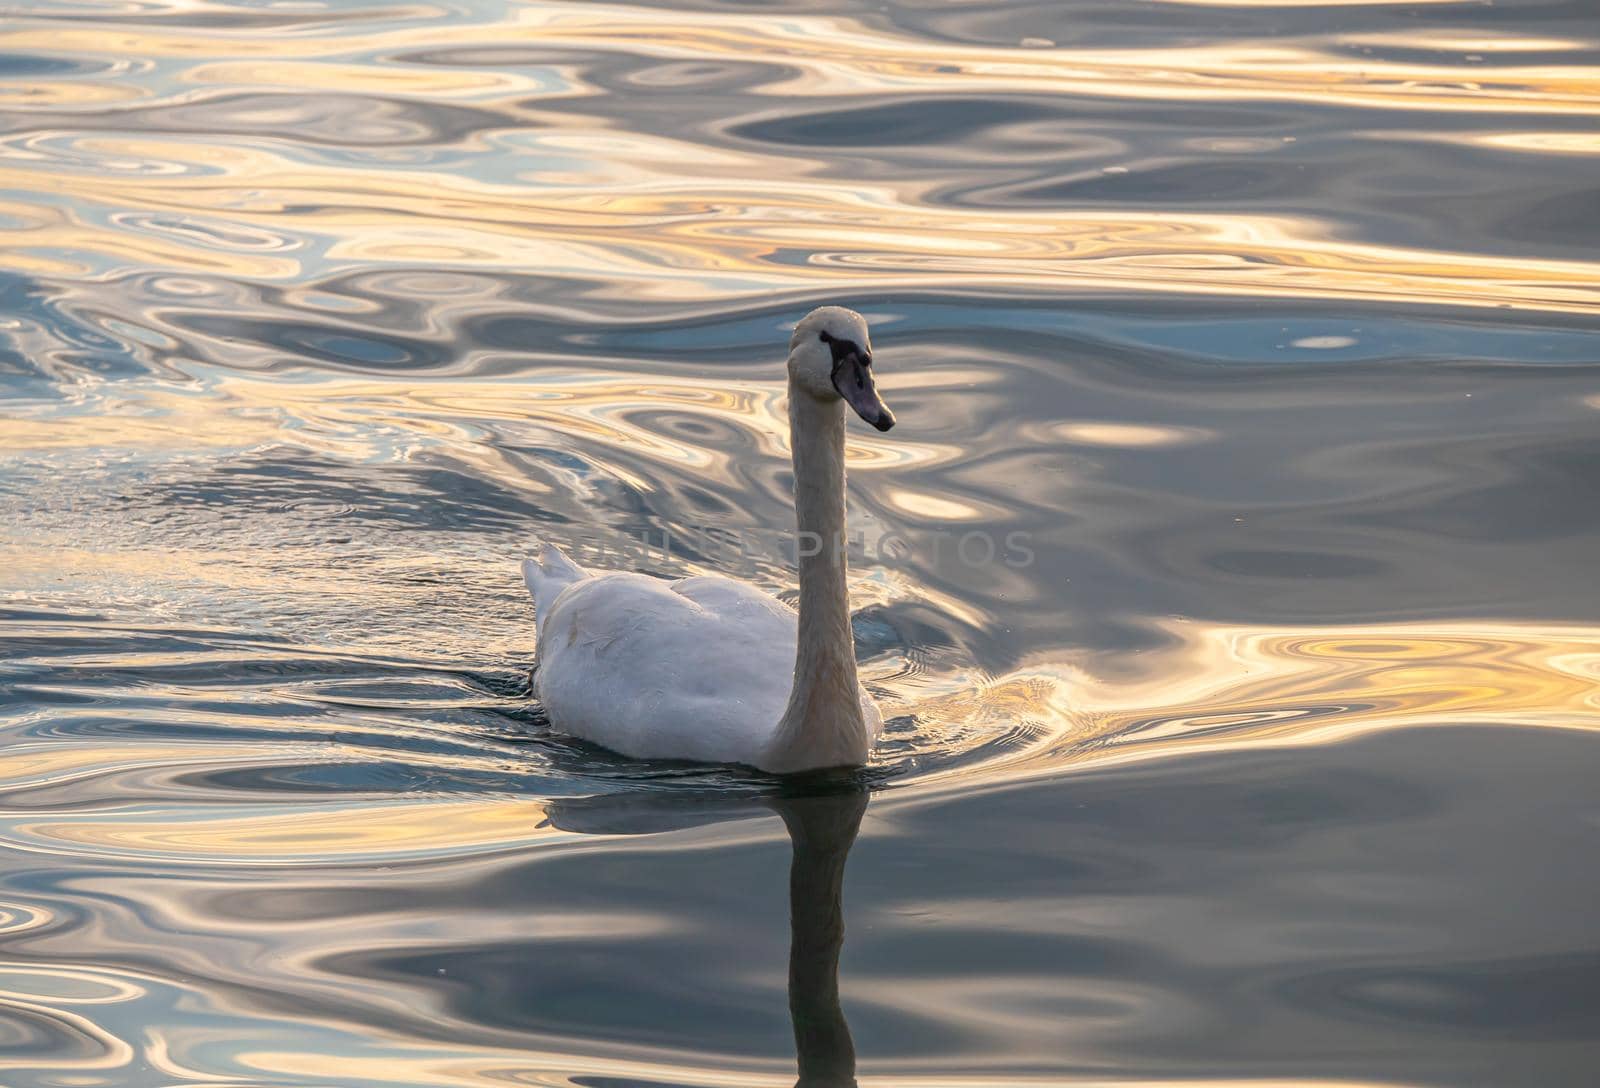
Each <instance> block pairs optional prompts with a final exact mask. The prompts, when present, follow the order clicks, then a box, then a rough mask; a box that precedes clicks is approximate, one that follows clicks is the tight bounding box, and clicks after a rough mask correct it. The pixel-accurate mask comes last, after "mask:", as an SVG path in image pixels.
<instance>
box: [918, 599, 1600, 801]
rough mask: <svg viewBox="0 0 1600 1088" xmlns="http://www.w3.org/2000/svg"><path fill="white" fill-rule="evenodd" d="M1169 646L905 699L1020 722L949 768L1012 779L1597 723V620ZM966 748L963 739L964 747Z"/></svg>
mask: <svg viewBox="0 0 1600 1088" xmlns="http://www.w3.org/2000/svg"><path fill="white" fill-rule="evenodd" d="M1165 630H1166V632H1167V634H1169V635H1170V636H1171V637H1172V639H1173V641H1174V643H1175V646H1174V647H1173V648H1171V649H1167V650H1162V651H1157V652H1154V653H1151V654H1147V655H1144V656H1142V657H1141V659H1140V661H1139V663H1138V671H1137V673H1133V674H1130V670H1129V665H1128V663H1126V662H1116V663H1115V665H1116V670H1115V672H1108V673H1105V674H1098V675H1097V674H1096V673H1095V672H1093V671H1092V666H1091V667H1084V666H1079V665H1074V666H1066V665H1059V664H1050V663H1039V664H1034V665H1030V666H1027V667H1024V668H1021V669H1018V670H1017V671H1016V672H1014V673H1011V674H1008V675H1006V676H1003V677H999V678H996V679H994V680H992V681H990V682H989V683H987V684H974V683H972V682H971V680H972V678H970V677H968V678H962V680H961V681H957V682H954V683H952V684H951V685H950V690H948V691H947V692H945V693H943V694H937V695H926V696H924V697H922V698H920V699H918V700H916V701H914V702H913V703H912V704H911V705H910V706H909V707H904V708H900V710H901V712H906V711H907V710H909V711H911V712H913V713H915V714H916V715H917V717H918V721H919V725H922V726H923V727H925V728H927V729H930V730H932V731H933V732H934V733H935V734H939V733H945V734H946V735H947V738H956V737H962V736H966V735H968V734H972V735H983V734H985V733H992V732H993V731H994V730H995V729H997V728H1001V727H1002V726H1003V723H1019V722H1021V723H1028V724H1029V725H1031V727H1032V731H1033V734H1034V739H1032V740H1031V741H1030V743H1028V744H1027V745H1026V746H1025V747H1022V748H1020V749H1019V750H1017V751H1013V752H1009V753H1006V754H1003V755H1001V756H998V757H996V759H995V760H993V761H988V762H984V763H981V764H978V765H972V766H967V767H963V768H960V769H958V770H956V771H954V772H951V773H952V774H953V775H954V776H955V777H956V778H967V777H971V776H978V775H981V776H982V777H984V778H985V779H991V780H1009V779H1013V778H1031V777H1035V776H1037V775H1041V774H1050V773H1055V772H1058V771H1059V770H1061V769H1062V768H1063V767H1064V766H1068V765H1093V764H1100V763H1104V762H1122V761H1127V760H1129V759H1148V758H1158V757H1170V756H1175V755H1183V754H1194V753H1199V752H1206V751H1214V750H1226V749H1229V748H1236V747H1250V746H1256V745H1266V746H1276V745H1299V744H1334V743H1339V742H1341V741H1345V740H1348V739H1351V738H1353V737H1356V736H1360V735H1362V734H1364V733H1368V732H1373V731H1377V730H1382V729H1393V728H1416V727H1425V726H1434V725H1505V726H1521V727H1534V728H1558V729H1582V730H1594V729H1600V630H1596V629H1594V628H1591V627H1579V626H1551V627H1542V626H1537V625H1527V624H1515V623H1504V622H1495V621H1483V622H1481V623H1470V624H1469V623H1452V624H1426V625H1424V624H1392V625H1384V624H1380V625H1373V626H1370V627H1363V628H1358V629H1353V630H1340V629H1318V628H1303V629H1296V630H1262V629H1255V628H1249V627H1239V626H1226V625H1212V626H1202V625H1198V624H1183V625H1180V624H1169V625H1165ZM957 743H959V742H957Z"/></svg>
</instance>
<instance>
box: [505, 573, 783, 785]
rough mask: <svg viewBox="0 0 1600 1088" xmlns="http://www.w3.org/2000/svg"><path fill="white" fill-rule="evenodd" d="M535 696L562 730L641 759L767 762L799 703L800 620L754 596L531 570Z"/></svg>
mask: <svg viewBox="0 0 1600 1088" xmlns="http://www.w3.org/2000/svg"><path fill="white" fill-rule="evenodd" d="M523 574H524V577H525V578H526V580H527V583H528V589H529V591H530V592H532V594H533V597H534V607H535V610H536V625H537V629H538V649H537V672H536V673H535V686H536V688H537V694H538V697H539V699H540V701H541V702H542V703H543V704H544V708H545V712H546V713H547V714H548V715H549V717H550V722H551V724H552V725H553V726H555V727H556V728H557V729H559V730H561V731H562V732H564V733H570V734H572V735H573V736H578V737H583V738H585V739H587V740H591V741H594V742H595V743H597V744H601V745H604V746H605V747H607V748H610V749H612V750H613V751H617V752H621V753H623V754H624V755H629V756H633V757H635V758H638V759H689V760H699V761H703V762H709V763H747V764H755V763H757V762H758V761H759V759H760V756H761V753H762V751H763V750H764V749H765V747H766V745H767V744H768V742H769V741H770V740H771V738H772V735H773V732H774V730H775V729H776V728H777V724H778V721H779V719H780V718H781V717H782V716H783V711H784V707H785V706H786V705H787V702H788V698H789V688H790V686H791V684H792V681H793V676H794V658H795V637H796V617H795V614H794V612H793V611H792V610H791V609H789V608H788V607H786V606H785V605H783V604H782V603H780V602H779V601H777V600H775V599H774V598H772V597H771V596H769V595H767V594H765V593H763V592H761V591H760V590H758V589H756V588H754V587H753V586H748V585H745V584H744V583H742V582H736V581H733V580H732V579H728V578H720V577H716V576H699V577H695V578H684V579H681V580H679V581H675V582H673V581H667V580H665V579H661V578H653V577H650V576H648V575H643V574H632V573H625V572H602V573H591V572H589V571H586V570H584V569H583V568H582V567H580V566H578V565H577V564H576V563H573V562H572V561H571V560H570V559H568V558H567V557H566V556H565V555H562V554H561V552H560V550H559V549H557V548H553V547H546V548H545V549H544V550H543V551H542V553H541V554H540V556H539V558H538V560H529V561H527V562H525V563H524V564H523Z"/></svg>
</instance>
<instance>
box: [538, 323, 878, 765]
mask: <svg viewBox="0 0 1600 1088" xmlns="http://www.w3.org/2000/svg"><path fill="white" fill-rule="evenodd" d="M819 333H820V334H821V335H820V338H819ZM818 344H820V345H821V350H820V352H819V350H818V349H817V346H816V345H818ZM840 345H845V347H841V346H840ZM857 345H860V346H859V347H858V346H857ZM870 359H871V355H870V347H869V346H867V338H866V323H865V322H864V321H863V320H862V319H861V317H860V315H858V314H855V313H853V312H851V311H849V310H843V309H840V308H838V307H824V308H822V309H821V310H817V311H814V312H813V313H812V314H810V315H808V316H807V317H806V319H805V320H803V321H802V322H801V323H800V325H799V326H798V327H797V328H796V330H795V335H794V339H793V341H792V342H791V350H790V355H789V420H790V432H791V442H792V445H793V449H794V464H795V511H796V520H797V523H798V526H799V529H800V532H801V544H802V546H801V549H800V551H801V558H800V608H799V613H798V615H797V614H796V612H795V611H793V610H791V609H790V608H788V607H787V606H786V605H784V604H783V603H782V602H780V601H778V600H777V599H775V598H774V597H772V596H770V595H769V594H767V593H764V592H762V591H761V590H759V589H757V588H755V587H754V586H750V585H747V584H745V583H743V582H738V581H735V580H733V579H731V578H723V577H719V576H712V575H705V576H700V577H695V578H684V579H680V580H678V581H667V580H665V579H662V578H653V577H650V576H648V575H643V574H634V573H628V572H621V571H603V572H590V571H588V570H585V569H584V568H583V567H580V566H579V565H578V564H576V563H574V562H572V561H571V560H570V559H568V558H567V557H566V556H565V555H564V554H562V552H561V551H560V549H558V548H555V547H553V546H550V545H545V546H543V547H542V548H541V549H540V554H539V556H538V558H537V559H530V560H527V561H525V562H524V563H523V565H522V569H523V576H524V578H525V579H526V581H527V584H528V590H529V592H531V593H532V594H533V599H534V608H535V617H536V624H537V632H538V646H537V651H536V652H537V661H538V668H537V671H536V673H535V688H536V694H537V695H538V697H539V699H540V701H541V702H542V703H543V704H544V709H545V712H546V714H548V715H549V718H550V723H551V725H553V726H554V727H555V728H557V729H559V730H560V731H562V732H564V733H568V734H571V735H572V736H576V737H582V738H584V739H585V740H589V741H593V742H594V743H596V744H599V745H602V746H604V747H606V748H610V749H612V750H613V751H616V752H620V753H622V754H623V755H628V756H633V757H635V758H639V759H687V760H696V761H700V762H708V763H743V764H747V765H749V766H753V767H758V768H760V769H762V770H766V771H772V772H775V773H788V772H792V771H803V770H810V769H815V768H821V767H837V766H855V765H858V764H860V763H863V762H865V760H866V758H867V753H868V751H869V750H870V748H871V745H872V742H873V740H874V739H875V738H876V736H877V734H878V730H879V728H880V726H881V724H882V717H881V715H880V714H879V712H878V708H877V707H876V706H875V705H874V704H873V701H872V698H871V696H869V695H868V694H867V693H866V692H865V691H863V690H862V689H861V687H860V684H859V683H858V681H857V679H856V667H855V648H854V644H853V642H852V638H851V631H850V611H849V595H848V587H847V569H846V564H845V548H844V543H845V535H844V529H845V520H844V406H845V403H846V399H848V402H849V403H850V405H851V406H852V407H854V408H855V409H856V410H857V412H858V413H860V414H862V416H863V418H867V419H868V420H869V421H871V422H873V424H874V425H875V426H877V427H879V428H880V429H882V430H887V429H888V428H889V427H890V426H892V425H893V423H894V417H893V415H892V414H891V413H890V412H889V411H888V409H887V408H885V407H884V406H883V402H882V401H881V400H879V399H878V398H877V393H876V391H875V389H874V387H873V383H872V380H871V376H870V371H869V370H868V369H867V368H868V367H869V366H870ZM819 371H820V376H819ZM841 372H844V373H843V376H842V377H841ZM811 541H815V542H817V544H816V545H815V554H809V555H808V554H806V553H807V551H810V550H812V549H811V547H808V546H807V542H811ZM830 542H831V543H830Z"/></svg>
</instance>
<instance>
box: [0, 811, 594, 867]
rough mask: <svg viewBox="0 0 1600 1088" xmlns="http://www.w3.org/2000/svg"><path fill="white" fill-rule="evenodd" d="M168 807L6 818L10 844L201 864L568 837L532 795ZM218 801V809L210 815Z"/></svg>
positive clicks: (453, 851) (397, 854)
mask: <svg viewBox="0 0 1600 1088" xmlns="http://www.w3.org/2000/svg"><path fill="white" fill-rule="evenodd" d="M260 808H261V811H259V812H250V811H243V812H239V811H235V812H229V811H228V807H227V806H208V807H191V808H187V809H183V810H178V809H174V810H172V811H154V812H150V811H140V812H129V813H124V814H122V815H121V816H120V817H115V818H113V817H108V816H106V815H104V814H86V815H82V816H78V815H73V816H67V815H57V816H47V817H40V818H32V819H26V820H14V821H13V822H12V823H11V827H10V831H9V836H8V837H9V838H10V839H11V842H10V843H9V845H11V846H12V847H14V848H22V849H31V850H39V851H44V852H47V853H50V854H52V855H61V856H67V855H80V856H82V855H88V856H114V857H119V858H141V859H144V860H146V861H154V860H160V861H163V862H168V863H179V864H195V865H205V866H219V865H220V866H228V865H243V866H261V865H274V866H301V865H306V864H308V863H315V864H331V863H334V862H363V863H370V862H375V861H386V862H389V861H395V862H397V861H402V860H406V859H412V858H422V857H438V856H441V855H452V856H453V855H460V854H467V853H482V852H491V851H495V850H502V849H508V848H511V847H517V846H526V845H528V844H530V843H531V842H533V841H534V840H543V839H554V838H566V837H569V836H568V833H566V832H562V831H559V830H557V829H556V828H554V827H552V826H551V825H550V824H549V823H548V822H547V821H546V820H545V808H546V806H545V804H544V802H542V801H539V800H535V799H532V798H506V797H477V798H472V799H469V800H442V799H424V800H422V801H418V802H409V803H408V802H377V803H366V804H363V803H359V802H340V801H331V800H330V801H327V802H324V803H322V804H319V805H316V806H311V807H308V806H306V805H304V804H289V805H262V806H260ZM218 809H220V810H221V814H218Z"/></svg>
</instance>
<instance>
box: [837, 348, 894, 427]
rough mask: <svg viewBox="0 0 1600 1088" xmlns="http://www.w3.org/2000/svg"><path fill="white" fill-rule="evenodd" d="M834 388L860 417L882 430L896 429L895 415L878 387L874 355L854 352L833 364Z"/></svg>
mask: <svg viewBox="0 0 1600 1088" xmlns="http://www.w3.org/2000/svg"><path fill="white" fill-rule="evenodd" d="M833 387H834V388H835V389H837V390H838V391H839V395H840V396H841V397H843V398H844V399H845V403H847V404H849V405H850V407H852V408H854V409H855V410H856V415H858V416H860V417H861V418H862V419H864V420H866V421H867V422H868V423H870V424H872V425H873V426H874V427H876V428H878V430H880V431H887V430H888V429H889V428H890V427H893V426H894V413H893V412H891V411H889V406H888V405H887V404H885V403H883V398H882V397H880V396H878V387H877V385H876V384H875V383H874V382H873V380H872V356H871V355H870V354H867V353H862V352H855V351H852V352H851V353H850V354H848V355H846V356H844V357H843V358H842V359H840V360H838V361H837V362H836V363H834V365H833Z"/></svg>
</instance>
